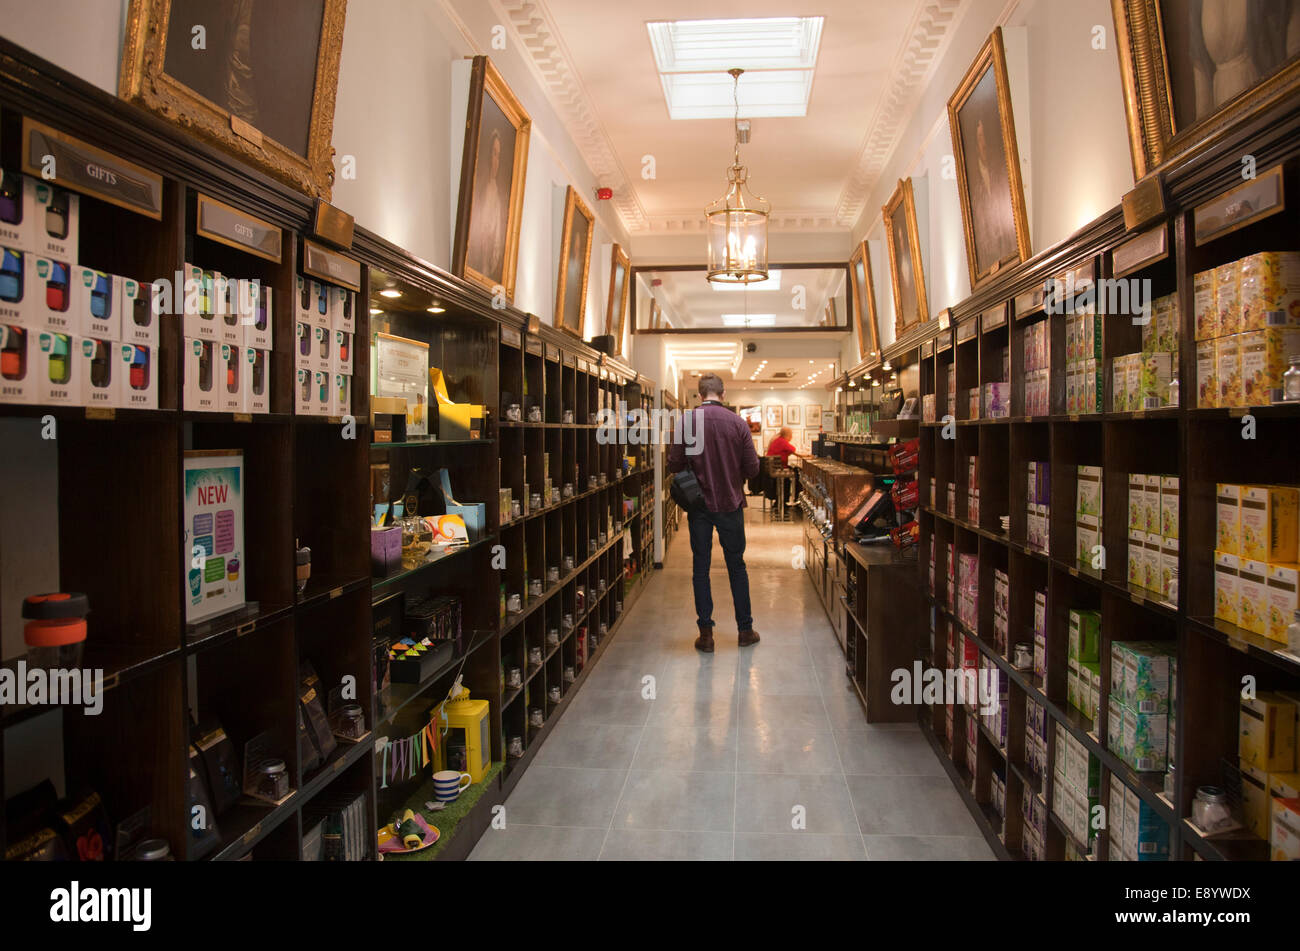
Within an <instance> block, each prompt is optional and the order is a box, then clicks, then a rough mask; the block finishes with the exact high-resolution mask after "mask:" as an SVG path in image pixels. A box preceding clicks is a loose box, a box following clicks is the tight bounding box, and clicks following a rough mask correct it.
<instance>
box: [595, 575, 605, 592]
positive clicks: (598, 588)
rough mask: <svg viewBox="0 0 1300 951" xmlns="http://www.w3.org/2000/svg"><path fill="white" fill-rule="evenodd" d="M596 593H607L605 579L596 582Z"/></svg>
mask: <svg viewBox="0 0 1300 951" xmlns="http://www.w3.org/2000/svg"><path fill="white" fill-rule="evenodd" d="M596 593H597V594H604V593H605V579H604V578H601V579H600V581H598V582H596Z"/></svg>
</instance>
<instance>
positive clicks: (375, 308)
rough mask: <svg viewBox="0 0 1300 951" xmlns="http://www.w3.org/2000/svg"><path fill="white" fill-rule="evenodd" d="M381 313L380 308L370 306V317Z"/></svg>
mask: <svg viewBox="0 0 1300 951" xmlns="http://www.w3.org/2000/svg"><path fill="white" fill-rule="evenodd" d="M382 313H383V311H382V310H380V309H379V308H378V307H372V308H370V316H371V317H378V316H379V315H380V314H382Z"/></svg>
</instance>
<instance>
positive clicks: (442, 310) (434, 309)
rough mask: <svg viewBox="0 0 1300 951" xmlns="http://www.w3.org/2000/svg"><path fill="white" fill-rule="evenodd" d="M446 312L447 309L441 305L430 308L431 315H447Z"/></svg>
mask: <svg viewBox="0 0 1300 951" xmlns="http://www.w3.org/2000/svg"><path fill="white" fill-rule="evenodd" d="M446 312H447V308H445V307H443V306H442V305H441V304H434V305H433V306H432V307H430V308H429V313H431V314H445V313H446Z"/></svg>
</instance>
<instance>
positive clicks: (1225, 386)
mask: <svg viewBox="0 0 1300 951" xmlns="http://www.w3.org/2000/svg"><path fill="white" fill-rule="evenodd" d="M1214 378H1215V380H1217V381H1218V384H1219V402H1218V405H1219V406H1244V405H1245V398H1244V395H1243V394H1242V391H1241V339H1240V338H1239V337H1238V336H1237V335H1235V334H1234V335H1233V336H1231V337H1220V338H1219V339H1218V340H1216V341H1214Z"/></svg>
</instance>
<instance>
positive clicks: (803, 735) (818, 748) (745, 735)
mask: <svg viewBox="0 0 1300 951" xmlns="http://www.w3.org/2000/svg"><path fill="white" fill-rule="evenodd" d="M737 749H738V750H739V756H738V758H737V760H736V769H737V770H738V771H739V772H742V773H789V774H792V775H801V776H806V775H811V774H826V773H841V772H843V770H841V769H840V761H839V757H838V756H836V750H835V739H834V736H833V735H832V734H830V733H817V732H814V731H812V730H798V729H794V728H790V727H777V728H770V729H769V728H767V727H763V726H751V727H748V728H745V729H742V730H740V731H739V733H738V739H737Z"/></svg>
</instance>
